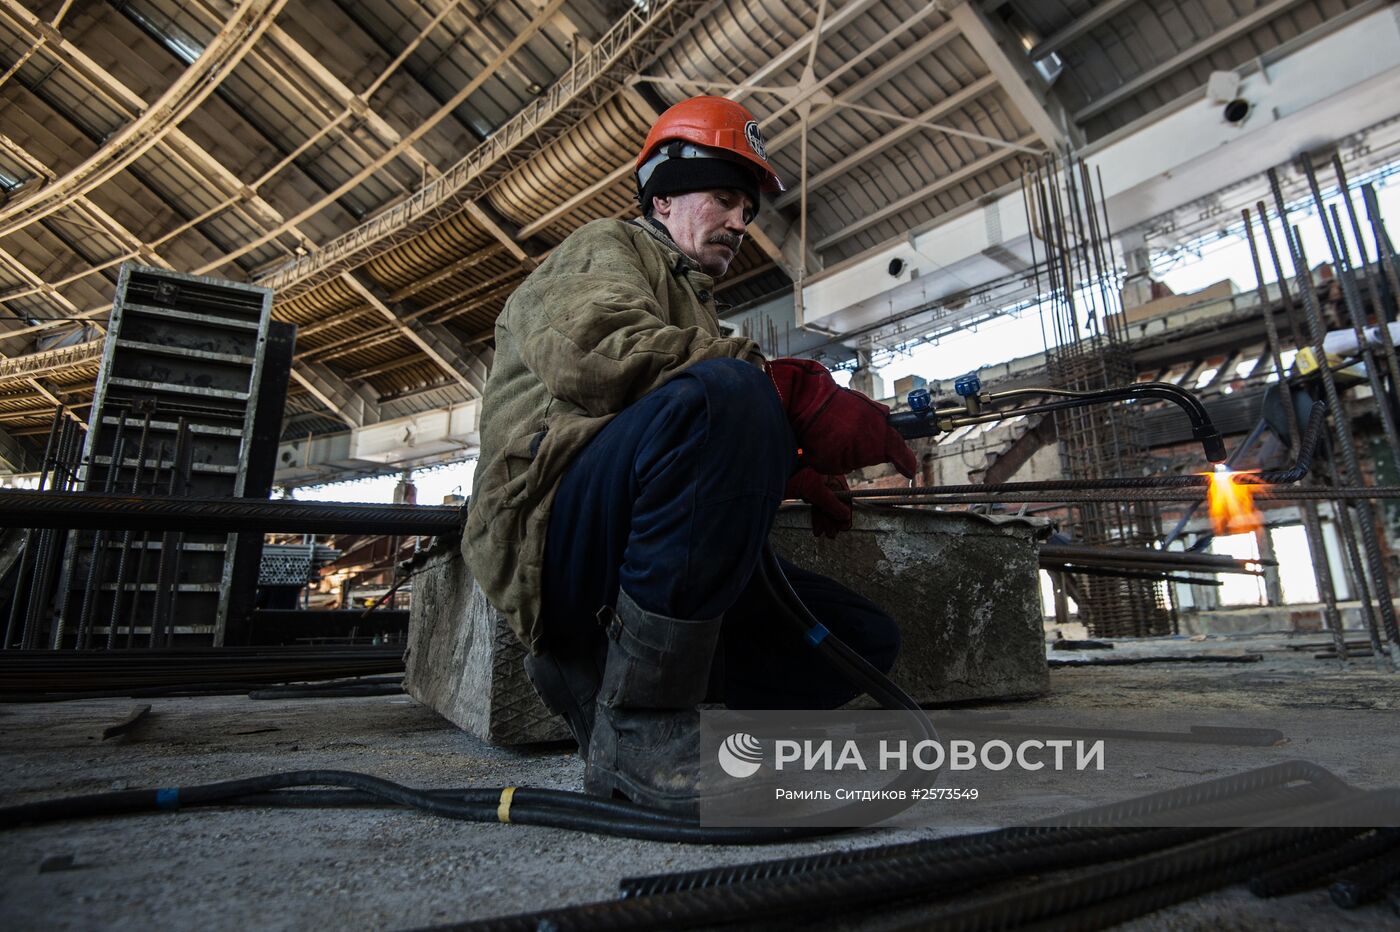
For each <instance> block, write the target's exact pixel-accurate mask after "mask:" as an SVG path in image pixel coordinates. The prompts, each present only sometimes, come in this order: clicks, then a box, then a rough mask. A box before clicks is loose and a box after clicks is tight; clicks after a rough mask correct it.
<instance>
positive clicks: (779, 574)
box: [758, 543, 938, 741]
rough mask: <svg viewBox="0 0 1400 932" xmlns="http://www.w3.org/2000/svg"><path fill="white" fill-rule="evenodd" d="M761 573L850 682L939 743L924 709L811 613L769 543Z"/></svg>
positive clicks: (802, 631) (771, 591) (771, 590)
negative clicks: (911, 718)
mask: <svg viewBox="0 0 1400 932" xmlns="http://www.w3.org/2000/svg"><path fill="white" fill-rule="evenodd" d="M758 571H759V573H760V578H761V580H762V582H763V583H764V585H765V586H766V587H767V589H768V592H769V595H770V596H771V597H772V598H773V601H774V602H776V603H777V604H778V605H779V607H780V608H782V609H783V614H784V616H785V617H786V618H787V619H788V620H789V621H791V622H793V623H794V624H795V625H796V626H797V630H798V632H799V633H800V634H802V636H803V637H804V638H806V639H807V641H808V642H809V643H812V644H814V646H815V647H816V649H817V650H818V651H819V652H820V653H821V654H822V656H824V657H825V658H826V659H827V660H829V661H830V662H831V664H832V666H834V667H836V669H837V670H839V671H840V672H841V674H842V675H843V676H844V677H845V678H846V680H847V682H849V683H850V684H851V685H852V686H855V687H856V688H857V689H860V690H861V691H863V692H865V693H866V694H868V695H869V696H870V698H872V699H874V700H875V701H876V702H878V703H880V705H881V706H883V707H884V708H886V709H904V710H906V711H909V712H914V713H916V714H917V715H918V717H919V718H921V719H922V720H923V721H922V722H921V724H922V725H923V726H924V732H925V734H926V736H927V737H928V738H930V739H931V740H935V741H936V740H938V733H937V732H936V731H934V728H933V724H932V723H931V722H929V721H928V716H927V715H926V714H925V713H924V710H923V708H922V707H921V706H920V705H919V704H918V703H917V702H915V701H914V699H913V698H912V697H911V696H910V695H909V694H908V693H906V692H905V691H904V690H902V689H900V688H899V687H898V686H896V685H895V683H894V681H893V680H891V679H890V678H889V677H887V676H885V674H883V673H881V672H880V671H879V670H878V669H876V668H875V666H874V665H872V664H871V663H870V661H868V660H866V659H865V658H864V657H862V656H861V655H860V654H858V653H856V652H855V651H854V650H852V649H851V647H850V645H848V644H846V643H845V642H844V641H842V640H841V639H840V638H838V637H837V636H836V635H834V634H832V633H831V632H830V631H829V630H827V627H826V626H825V625H823V624H822V623H821V621H819V620H818V619H817V617H816V616H815V615H813V614H812V611H811V609H809V608H808V607H807V605H806V603H804V602H803V601H802V597H801V596H799V595H798V594H797V591H796V590H795V589H793V588H792V583H791V582H790V581H789V580H788V578H787V574H786V573H784V572H783V566H782V564H781V563H779V562H778V555H777V554H775V553H774V552H773V548H772V547H771V546H770V545H768V544H767V543H765V544H764V545H763V555H762V557H761V558H760V560H759V565H758Z"/></svg>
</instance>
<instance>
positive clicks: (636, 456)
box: [544, 359, 899, 709]
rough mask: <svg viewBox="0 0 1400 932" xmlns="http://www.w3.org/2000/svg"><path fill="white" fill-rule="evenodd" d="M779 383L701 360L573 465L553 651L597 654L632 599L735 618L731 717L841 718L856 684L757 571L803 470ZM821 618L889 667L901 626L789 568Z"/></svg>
mask: <svg viewBox="0 0 1400 932" xmlns="http://www.w3.org/2000/svg"><path fill="white" fill-rule="evenodd" d="M795 449H796V443H795V442H794V441H793V436H792V431H791V428H790V427H789V426H788V421H787V417H786V415H785V414H784V412H783V409H782V405H781V404H780V403H779V401H778V398H777V395H776V393H775V392H774V391H773V386H772V384H771V383H770V382H769V380H768V376H767V375H766V374H765V373H764V372H763V371H762V370H760V369H758V368H756V367H754V366H752V365H749V364H748V363H744V362H739V361H737V360H732V359H714V360H708V361H706V362H702V363H698V364H696V365H694V366H692V367H690V368H689V369H687V370H686V371H685V372H683V373H681V374H680V375H678V376H676V377H675V378H673V379H671V380H670V381H669V382H667V383H666V384H665V385H663V386H661V387H660V388H657V389H656V390H655V391H652V392H651V393H649V394H648V395H646V396H645V397H643V398H641V399H640V400H639V401H637V402H636V403H635V404H633V405H631V406H630V407H628V408H627V409H626V410H624V411H622V412H621V413H620V414H618V416H617V417H615V418H614V419H613V420H612V421H611V422H610V423H609V424H608V425H607V426H606V427H605V428H603V430H602V431H600V432H599V434H598V436H596V437H595V438H594V439H593V440H592V441H591V442H590V443H589V444H588V446H587V447H585V448H584V449H583V450H582V451H581V452H580V453H579V455H578V457H577V458H576V459H575V460H574V462H573V463H572V465H570V467H569V470H568V472H567V473H565V475H564V478H563V481H562V482H561V484H560V486H559V490H558V492H557V493H556V495H555V498H554V506H553V511H552V513H551V515H550V521H549V536H548V539H547V541H546V546H545V564H544V630H545V649H546V650H548V651H561V652H574V651H585V650H596V649H598V647H599V645H601V644H602V641H603V636H604V635H603V629H602V628H601V627H600V625H599V623H598V621H597V614H598V610H599V609H600V608H602V607H604V606H612V605H614V604H616V600H617V593H618V589H619V588H621V589H623V590H625V591H626V592H627V594H628V595H629V596H631V598H632V600H633V601H634V602H636V603H637V605H639V606H640V607H641V608H644V609H646V610H648V611H651V612H656V613H658V614H662V615H667V616H670V617H672V618H685V619H703V618H714V617H716V616H718V615H721V614H722V615H723V616H724V627H723V629H722V630H723V634H722V637H721V646H720V649H719V650H720V653H719V655H718V656H717V657H716V658H715V660H716V669H717V679H719V680H720V681H721V682H720V683H718V684H717V685H718V686H719V692H720V693H722V696H714V697H712V698H723V700H724V702H725V703H726V704H727V705H728V706H730V707H731V708H748V709H764V708H768V709H785V708H786V709H801V708H809V709H820V708H834V707H836V706H838V705H841V704H842V703H844V702H846V701H847V700H849V699H851V698H853V697H854V696H855V695H856V694H857V692H858V690H857V689H856V688H855V687H853V686H850V685H848V684H847V683H846V682H845V681H844V679H843V678H842V677H841V675H840V674H839V673H838V672H837V671H836V669H835V668H834V667H833V666H831V664H830V663H828V662H827V660H826V659H825V658H824V657H822V656H820V655H819V654H818V652H817V651H816V649H815V648H813V647H811V646H809V645H808V643H807V642H806V640H805V639H804V638H803V637H802V635H801V634H800V633H799V632H796V631H794V630H792V628H791V626H790V624H789V623H788V622H786V621H784V620H783V618H782V617H781V616H780V614H779V612H778V609H777V608H776V606H775V605H774V604H773V602H772V597H771V596H770V595H769V593H768V591H767V589H766V587H764V586H763V585H762V584H761V582H760V581H759V580H758V579H757V578H756V575H755V572H754V570H755V567H756V566H757V564H758V559H759V555H760V552H761V549H762V547H763V544H764V542H765V541H766V540H767V538H768V531H769V528H770V526H771V525H772V523H773V516H774V515H775V514H776V513H777V510H778V504H779V503H780V502H781V501H782V498H783V489H784V488H785V487H786V485H787V481H788V478H789V476H790V475H791V473H792V471H793V469H794V468H795V465H796V457H795ZM783 569H784V571H785V572H786V573H787V575H788V578H789V579H790V580H791V582H792V585H793V588H794V589H795V590H796V591H797V593H798V595H800V596H801V597H802V600H803V602H805V603H806V604H807V606H808V608H810V609H811V611H812V613H813V614H814V615H816V617H817V618H818V619H819V620H820V621H821V622H822V624H824V625H825V626H826V627H827V628H828V629H829V630H830V631H831V632H832V633H833V634H835V635H836V636H837V637H839V638H841V639H842V640H843V641H845V642H846V643H847V644H849V645H850V646H851V647H852V648H854V649H855V650H856V651H858V652H859V653H860V654H862V655H863V656H864V657H865V658H866V659H867V660H869V661H870V662H871V663H872V664H874V665H875V666H876V667H878V668H879V669H881V670H884V671H888V670H889V669H890V667H891V666H893V664H894V658H895V654H896V653H897V652H898V650H899V632H898V630H897V628H896V626H895V623H894V620H893V619H891V618H890V617H889V616H888V615H887V614H885V613H884V612H883V611H881V609H880V608H879V607H878V606H877V605H875V604H874V603H873V602H871V601H869V600H868V599H865V598H863V597H861V596H859V595H856V594H855V593H854V592H851V591H850V590H849V589H846V588H845V587H844V586H842V585H840V584H839V583H836V582H835V581H833V580H830V579H827V578H826V577H824V576H819V575H817V574H816V573H811V572H808V571H806V570H802V569H799V568H797V567H795V566H792V565H791V564H789V563H786V562H784V564H783Z"/></svg>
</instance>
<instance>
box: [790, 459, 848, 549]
mask: <svg viewBox="0 0 1400 932" xmlns="http://www.w3.org/2000/svg"><path fill="white" fill-rule="evenodd" d="M850 490H851V487H850V486H849V485H847V484H846V477H845V476H823V475H822V474H821V473H819V472H817V471H816V470H815V469H799V470H798V471H797V473H796V474H795V475H793V477H792V478H791V479H789V480H788V484H787V491H786V492H785V493H784V497H785V498H800V499H802V500H803V501H804V502H806V503H807V504H809V505H811V506H812V536H813V537H831V538H835V537H836V535H837V533H838V532H840V531H849V530H850V529H851V506H850V505H849V504H848V503H846V502H843V501H842V500H841V499H839V498H837V497H836V493H837V492H849V491H850Z"/></svg>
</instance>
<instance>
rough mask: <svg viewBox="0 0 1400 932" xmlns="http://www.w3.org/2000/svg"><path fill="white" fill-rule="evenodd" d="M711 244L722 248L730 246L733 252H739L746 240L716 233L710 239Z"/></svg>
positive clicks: (730, 234)
mask: <svg viewBox="0 0 1400 932" xmlns="http://www.w3.org/2000/svg"><path fill="white" fill-rule="evenodd" d="M710 242H712V243H716V244H718V245H720V246H728V247H729V250H730V251H731V252H738V251H739V247H740V246H742V245H743V244H744V238H743V237H742V236H735V235H734V234H733V233H716V234H715V235H714V236H711V237H710Z"/></svg>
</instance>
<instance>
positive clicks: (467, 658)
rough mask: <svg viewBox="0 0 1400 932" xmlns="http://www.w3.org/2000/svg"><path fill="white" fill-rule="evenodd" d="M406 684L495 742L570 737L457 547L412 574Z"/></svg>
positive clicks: (442, 712)
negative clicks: (528, 674)
mask: <svg viewBox="0 0 1400 932" xmlns="http://www.w3.org/2000/svg"><path fill="white" fill-rule="evenodd" d="M408 638H409V649H408V661H407V669H406V671H405V673H404V689H405V690H407V692H408V694H409V695H411V696H412V697H413V698H414V699H417V700H418V701H419V702H421V703H423V704H424V705H426V706H428V707H429V708H431V709H433V710H434V711H436V712H438V713H439V714H440V715H442V716H443V717H444V718H446V719H447V720H448V721H450V722H452V723H453V724H454V725H457V726H458V727H459V728H462V729H464V730H466V731H469V732H471V733H472V734H474V735H476V736H477V737H478V738H481V739H482V740H484V741H487V742H489V743H491V744H496V745H515V744H533V743H536V742H541V741H558V740H563V739H567V738H568V737H569V732H568V729H567V728H566V727H565V726H564V720H563V719H561V718H557V717H556V716H555V715H554V714H553V713H551V712H550V711H549V710H548V709H547V708H545V706H544V703H543V702H541V701H540V698H539V696H538V695H537V694H536V693H535V688H534V687H533V686H531V685H530V681H529V679H527V678H526V676H525V668H524V667H523V665H522V664H523V661H524V659H525V648H524V647H522V646H521V644H520V641H519V640H518V639H517V638H516V636H515V634H514V633H513V632H512V631H511V630H510V627H509V626H508V625H507V624H506V621H505V617H504V616H502V615H501V613H500V612H498V611H496V610H495V609H494V608H492V607H491V604H490V603H489V602H487V601H486V596H485V595H484V594H483V593H482V591H481V589H480V587H478V586H477V585H476V583H475V581H474V580H473V579H472V575H471V571H470V570H468V569H467V565H466V563H465V562H464V561H463V560H462V554H461V551H460V550H459V549H458V548H457V547H456V546H447V547H445V548H444V549H443V550H442V551H441V552H439V553H437V554H435V555H432V556H430V557H428V559H427V561H426V562H425V563H424V564H423V566H422V567H421V570H420V572H419V573H418V575H417V576H415V577H414V579H413V607H412V610H411V611H410V612H409V621H408Z"/></svg>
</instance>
